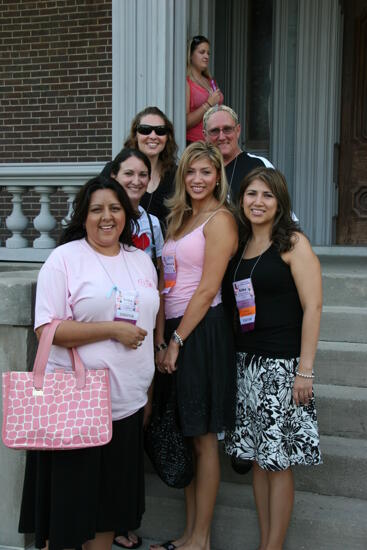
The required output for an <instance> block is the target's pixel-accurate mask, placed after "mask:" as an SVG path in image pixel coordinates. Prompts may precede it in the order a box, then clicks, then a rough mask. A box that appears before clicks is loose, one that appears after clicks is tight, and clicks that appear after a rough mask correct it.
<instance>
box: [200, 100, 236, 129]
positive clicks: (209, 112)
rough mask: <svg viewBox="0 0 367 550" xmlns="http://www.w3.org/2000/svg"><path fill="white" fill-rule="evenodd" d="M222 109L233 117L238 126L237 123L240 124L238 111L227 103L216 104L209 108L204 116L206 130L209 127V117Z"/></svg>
mask: <svg viewBox="0 0 367 550" xmlns="http://www.w3.org/2000/svg"><path fill="white" fill-rule="evenodd" d="M220 111H224V112H225V113H228V114H229V115H230V116H231V117H232V118H233V121H234V123H235V125H236V126H237V124H238V115H237V113H235V112H234V110H233V109H231V108H230V107H227V105H214V107H211V108H210V109H208V110H207V111H206V113H205V114H204V117H203V127H204V132H206V127H207V124H208V120H209V118H210V117H211V116H212V115H214V113H219V112H220Z"/></svg>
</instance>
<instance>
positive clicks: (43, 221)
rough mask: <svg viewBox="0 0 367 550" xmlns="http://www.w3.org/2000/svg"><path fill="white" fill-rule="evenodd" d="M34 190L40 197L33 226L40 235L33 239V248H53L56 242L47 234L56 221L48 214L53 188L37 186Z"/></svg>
mask: <svg viewBox="0 0 367 550" xmlns="http://www.w3.org/2000/svg"><path fill="white" fill-rule="evenodd" d="M34 190H35V192H36V193H39V195H40V205H41V208H40V212H39V214H38V216H37V217H36V218H34V220H33V225H34V228H35V229H36V230H37V231H39V232H40V233H41V235H40V236H39V237H37V239H34V241H33V248H54V247H55V245H56V241H55V239H53V238H52V237H50V236H49V232H50V231H52V229H54V228H55V227H56V220H55V218H54V217H53V215H52V214H51V212H50V195H51V193H52V192H53V191H55V188H54V187H48V186H47V187H46V186H43V185H42V186H41V185H37V187H35V188H34Z"/></svg>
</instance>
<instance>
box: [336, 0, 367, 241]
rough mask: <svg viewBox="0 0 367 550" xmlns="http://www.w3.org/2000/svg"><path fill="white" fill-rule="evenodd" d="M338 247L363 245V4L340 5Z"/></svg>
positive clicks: (366, 173) (366, 189)
mask: <svg viewBox="0 0 367 550" xmlns="http://www.w3.org/2000/svg"><path fill="white" fill-rule="evenodd" d="M344 18H345V26H344V50H343V85H342V119H341V141H340V163H339V215H338V222H337V242H338V244H367V0H346V1H345V2H344Z"/></svg>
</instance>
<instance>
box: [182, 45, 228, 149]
mask: <svg viewBox="0 0 367 550" xmlns="http://www.w3.org/2000/svg"><path fill="white" fill-rule="evenodd" d="M209 50H210V43H209V40H208V39H207V38H205V36H201V35H199V36H194V37H193V38H192V39H191V41H190V43H189V46H188V50H187V68H186V142H187V145H188V144H189V143H193V142H194V141H199V140H204V134H203V116H204V113H205V112H206V111H207V110H208V109H210V108H211V107H214V105H217V104H220V103H223V94H222V92H221V91H220V90H219V88H218V84H217V83H216V81H215V80H214V78H213V77H212V76H211V74H210V72H209V68H208V67H209V55H210V51H209Z"/></svg>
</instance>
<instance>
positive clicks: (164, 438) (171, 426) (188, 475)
mask: <svg viewBox="0 0 367 550" xmlns="http://www.w3.org/2000/svg"><path fill="white" fill-rule="evenodd" d="M144 448H145V452H146V453H147V455H148V457H149V458H150V460H151V462H152V464H153V467H154V469H155V470H156V472H157V474H158V476H159V477H160V478H161V480H162V481H163V482H164V483H166V485H168V486H169V487H175V488H176V489H182V488H184V487H186V486H187V485H189V483H190V482H191V480H192V478H193V477H194V464H193V454H192V447H191V444H190V442H189V440H188V439H187V438H186V437H184V436H183V434H182V431H181V429H180V423H179V415H178V409H177V399H176V373H173V374H161V373H159V372H157V373H156V375H155V378H154V392H153V402H152V415H151V418H150V424H149V425H148V427H147V428H146V430H145V435H144Z"/></svg>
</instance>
